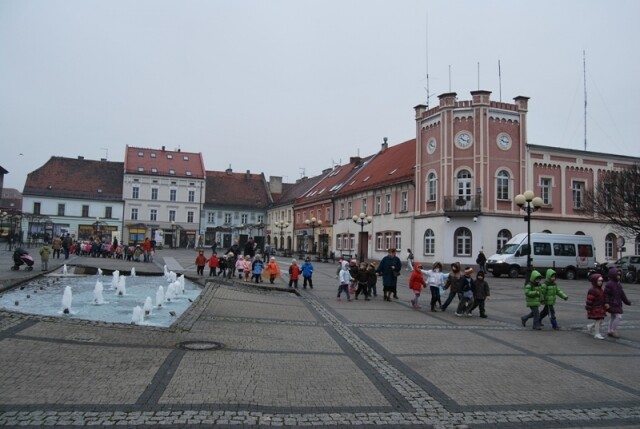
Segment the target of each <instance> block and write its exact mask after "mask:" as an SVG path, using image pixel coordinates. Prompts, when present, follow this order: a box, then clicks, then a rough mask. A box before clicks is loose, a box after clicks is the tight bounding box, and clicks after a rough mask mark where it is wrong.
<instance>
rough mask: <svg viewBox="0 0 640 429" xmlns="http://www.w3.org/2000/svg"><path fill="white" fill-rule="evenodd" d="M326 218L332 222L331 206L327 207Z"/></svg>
mask: <svg viewBox="0 0 640 429" xmlns="http://www.w3.org/2000/svg"><path fill="white" fill-rule="evenodd" d="M324 220H325V222H330V221H331V207H327V209H326V211H325V218H324Z"/></svg>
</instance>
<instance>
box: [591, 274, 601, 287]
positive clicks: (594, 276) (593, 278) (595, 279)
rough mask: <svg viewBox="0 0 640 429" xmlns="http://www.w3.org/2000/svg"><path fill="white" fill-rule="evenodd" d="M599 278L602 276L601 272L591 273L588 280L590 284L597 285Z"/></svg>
mask: <svg viewBox="0 0 640 429" xmlns="http://www.w3.org/2000/svg"><path fill="white" fill-rule="evenodd" d="M601 278H603V277H602V274H598V273H596V274H591V277H589V281H590V282H591V284H592V285H594V286H598V279H601Z"/></svg>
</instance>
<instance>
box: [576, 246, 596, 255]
mask: <svg viewBox="0 0 640 429" xmlns="http://www.w3.org/2000/svg"><path fill="white" fill-rule="evenodd" d="M578 256H580V257H581V258H592V257H593V247H592V246H591V245H590V244H578Z"/></svg>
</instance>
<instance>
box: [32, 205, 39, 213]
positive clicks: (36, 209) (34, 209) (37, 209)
mask: <svg viewBox="0 0 640 429" xmlns="http://www.w3.org/2000/svg"><path fill="white" fill-rule="evenodd" d="M33 214H36V215H39V214H40V203H33Z"/></svg>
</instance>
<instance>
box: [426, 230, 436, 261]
mask: <svg viewBox="0 0 640 429" xmlns="http://www.w3.org/2000/svg"><path fill="white" fill-rule="evenodd" d="M435 253H436V235H435V234H434V232H433V230H432V229H427V230H426V231H425V232H424V254H425V255H434V254H435Z"/></svg>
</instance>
